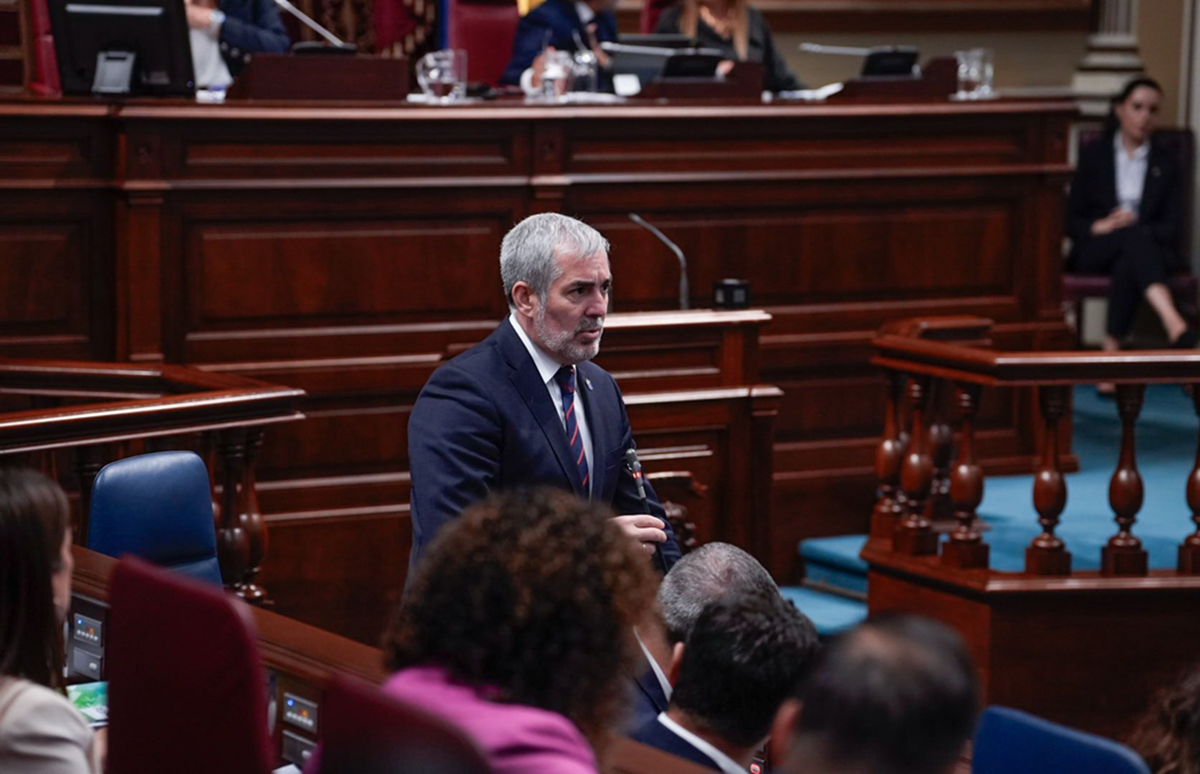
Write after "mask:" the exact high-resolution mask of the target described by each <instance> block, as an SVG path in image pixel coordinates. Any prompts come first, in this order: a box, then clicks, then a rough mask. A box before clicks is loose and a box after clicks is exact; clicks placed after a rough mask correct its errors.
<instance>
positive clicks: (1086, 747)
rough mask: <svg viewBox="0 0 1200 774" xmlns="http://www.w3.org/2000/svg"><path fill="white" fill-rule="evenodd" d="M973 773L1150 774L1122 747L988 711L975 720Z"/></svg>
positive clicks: (1011, 713) (1025, 716)
mask: <svg viewBox="0 0 1200 774" xmlns="http://www.w3.org/2000/svg"><path fill="white" fill-rule="evenodd" d="M971 771H972V772H973V774H1012V773H1013V772H1021V774H1150V769H1149V768H1148V767H1147V766H1146V764H1145V762H1144V761H1143V760H1142V759H1141V758H1140V757H1139V756H1138V754H1137V753H1135V752H1134V751H1133V750H1131V749H1129V748H1128V747H1126V746H1125V745H1123V744H1118V743H1117V742H1114V741H1113V740H1111V739H1105V738H1104V737H1102V736H1096V735H1094V734H1087V733H1084V732H1083V731H1076V730H1075V729H1073V728H1067V727H1066V726H1060V725H1059V724H1057V723H1051V722H1050V721H1049V720H1043V719H1042V718H1039V717H1035V716H1034V715H1030V714H1029V713H1026V712H1021V711H1019V710H1014V709H1009V708H1008V707H988V708H987V709H986V710H984V712H983V715H982V717H981V718H980V720H979V730H978V731H977V732H976V733H975V745H974V750H973V753H972V756H971Z"/></svg>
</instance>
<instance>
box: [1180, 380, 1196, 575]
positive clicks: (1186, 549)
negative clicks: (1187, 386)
mask: <svg viewBox="0 0 1200 774" xmlns="http://www.w3.org/2000/svg"><path fill="white" fill-rule="evenodd" d="M1192 407H1193V408H1195V410H1196V414H1197V415H1198V416H1200V384H1193V385H1192ZM1187 504H1188V509H1190V510H1191V512H1192V523H1194V524H1195V525H1196V531H1195V532H1193V533H1192V534H1190V535H1188V536H1187V537H1186V538H1184V541H1183V545H1181V546H1179V572H1181V573H1187V574H1189V575H1200V441H1198V442H1197V444H1196V464H1195V465H1193V466H1192V474H1191V475H1190V476H1188V480H1187Z"/></svg>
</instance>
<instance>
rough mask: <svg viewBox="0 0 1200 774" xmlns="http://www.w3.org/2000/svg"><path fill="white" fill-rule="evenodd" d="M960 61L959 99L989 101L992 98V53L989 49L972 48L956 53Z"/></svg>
mask: <svg viewBox="0 0 1200 774" xmlns="http://www.w3.org/2000/svg"><path fill="white" fill-rule="evenodd" d="M954 56H955V58H956V59H957V60H958V94H957V95H956V96H957V97H958V98H959V99H988V98H989V97H991V96H992V76H993V74H994V68H993V65H992V51H991V49H988V48H971V49H967V50H966V51H956V52H955V53H954Z"/></svg>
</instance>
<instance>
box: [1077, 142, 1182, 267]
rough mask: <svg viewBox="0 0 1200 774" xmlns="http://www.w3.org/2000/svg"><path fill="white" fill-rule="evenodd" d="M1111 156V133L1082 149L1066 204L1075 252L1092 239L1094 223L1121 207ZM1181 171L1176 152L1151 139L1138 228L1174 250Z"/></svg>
mask: <svg viewBox="0 0 1200 774" xmlns="http://www.w3.org/2000/svg"><path fill="white" fill-rule="evenodd" d="M1113 156H1114V154H1113V133H1112V132H1105V133H1104V134H1103V135H1101V136H1100V139H1098V140H1096V141H1094V142H1090V143H1088V144H1087V145H1084V146H1083V147H1082V148H1080V149H1079V164H1078V166H1077V167H1076V169H1075V179H1074V180H1073V181H1072V182H1071V195H1070V197H1069V198H1068V200H1067V234H1068V235H1069V236H1070V237H1071V240H1072V242H1073V243H1074V248H1073V252H1077V251H1078V250H1079V249H1080V248H1081V246H1082V245H1083V244H1084V243H1086V242H1087V241H1088V240H1089V239H1092V224H1093V223H1095V222H1096V221H1097V220H1100V219H1101V218H1103V217H1105V216H1106V215H1108V213H1110V212H1112V210H1113V208H1114V207H1116V206H1117V164H1116V160H1115V158H1114V157H1113ZM1179 167H1180V164H1179V159H1178V158H1177V157H1176V156H1175V154H1174V153H1172V152H1171V151H1170V150H1168V149H1167V148H1165V147H1163V146H1162V145H1161V144H1160V143H1158V142H1155V141H1154V139H1153V137H1152V138H1151V141H1150V157H1149V159H1148V160H1147V163H1146V182H1145V186H1144V187H1143V189H1142V202H1141V205H1140V206H1139V207H1138V224H1137V225H1138V227H1140V228H1145V229H1146V230H1147V231H1148V232H1149V233H1150V235H1151V236H1153V237H1154V240H1155V241H1156V242H1159V243H1160V244H1162V245H1165V246H1167V247H1170V248H1172V249H1174V250H1176V251H1177V250H1178V248H1179V236H1180V231H1181V224H1182V218H1183V188H1182V181H1181V179H1180V178H1181V175H1180V168H1179Z"/></svg>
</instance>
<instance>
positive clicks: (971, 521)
mask: <svg viewBox="0 0 1200 774" xmlns="http://www.w3.org/2000/svg"><path fill="white" fill-rule="evenodd" d="M980 391H981V390H980V386H979V385H977V384H960V385H959V386H958V391H957V397H958V409H959V413H960V414H961V416H962V440H961V441H960V442H959V446H958V459H957V460H955V462H954V468H953V469H952V470H951V471H950V500H951V502H953V504H954V517H955V518H956V519H958V527H957V528H956V529H955V530H954V531H953V532H951V533H950V539H949V540H948V541H947V542H946V544H945V545H944V546H942V564H945V565H947V566H950V567H958V568H960V569H972V568H980V567H983V568H986V567H987V566H988V553H989V548H988V546H987V544H986V543H984V542H983V538H982V537H981V536H980V534H979V532H978V531H977V530H976V529H975V510H976V509H977V508H978V507H979V503H981V502H983V468H981V467H980V466H979V463H978V462H976V461H975V415H976V414H977V413H978V412H979V394H980Z"/></svg>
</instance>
